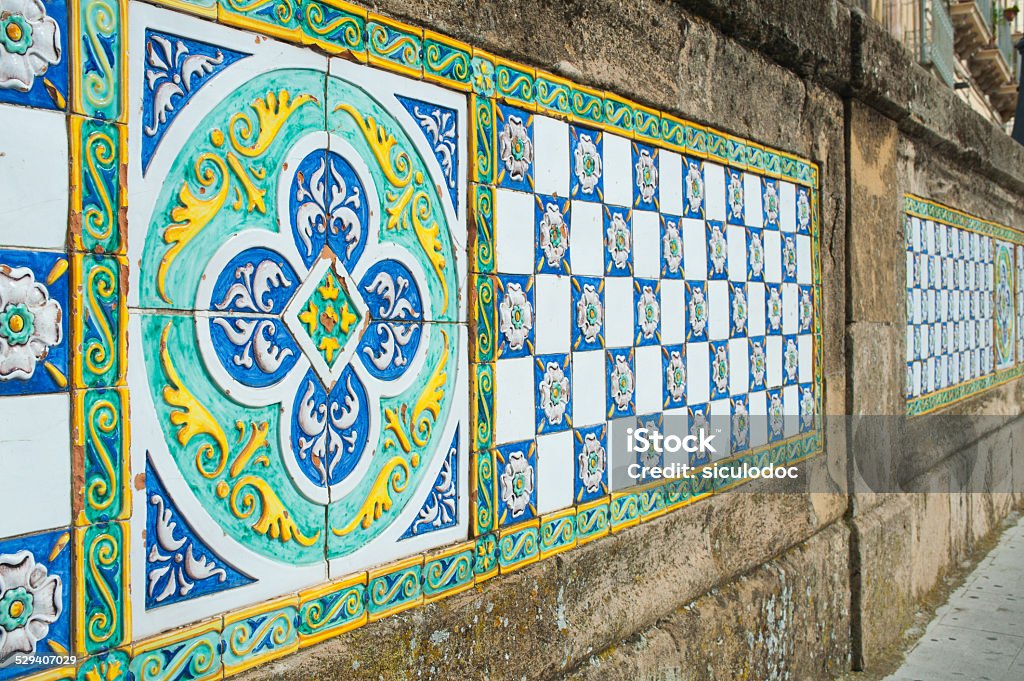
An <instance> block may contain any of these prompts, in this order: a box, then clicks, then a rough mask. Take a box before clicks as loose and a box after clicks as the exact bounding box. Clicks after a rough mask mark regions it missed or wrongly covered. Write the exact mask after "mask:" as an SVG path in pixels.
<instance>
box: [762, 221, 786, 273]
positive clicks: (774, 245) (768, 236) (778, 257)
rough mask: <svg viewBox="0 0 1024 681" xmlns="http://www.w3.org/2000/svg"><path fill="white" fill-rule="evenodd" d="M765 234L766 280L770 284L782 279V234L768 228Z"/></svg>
mask: <svg viewBox="0 0 1024 681" xmlns="http://www.w3.org/2000/svg"><path fill="white" fill-rule="evenodd" d="M763 236H764V280H765V281H766V282H768V283H770V284H777V283H779V282H780V281H782V234H781V233H780V232H777V231H775V230H774V229H766V230H765V231H764V233H763Z"/></svg>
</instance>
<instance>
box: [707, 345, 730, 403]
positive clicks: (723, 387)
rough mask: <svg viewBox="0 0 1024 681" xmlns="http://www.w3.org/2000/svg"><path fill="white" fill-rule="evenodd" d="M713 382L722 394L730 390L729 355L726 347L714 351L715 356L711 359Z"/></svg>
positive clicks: (722, 346)
mask: <svg viewBox="0 0 1024 681" xmlns="http://www.w3.org/2000/svg"><path fill="white" fill-rule="evenodd" d="M711 382H712V383H714V384H715V390H717V391H718V392H720V393H724V392H726V391H728V390H729V354H728V353H727V352H726V349H725V346H724V345H721V346H719V347H718V348H715V349H714V356H712V358H711Z"/></svg>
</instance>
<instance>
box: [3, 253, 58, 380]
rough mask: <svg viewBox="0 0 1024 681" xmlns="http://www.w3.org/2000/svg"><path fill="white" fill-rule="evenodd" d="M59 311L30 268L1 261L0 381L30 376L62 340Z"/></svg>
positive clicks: (55, 302) (54, 301)
mask: <svg viewBox="0 0 1024 681" xmlns="http://www.w3.org/2000/svg"><path fill="white" fill-rule="evenodd" d="M62 314H63V311H62V310H61V307H60V303H58V302H57V301H56V300H53V299H51V298H50V296H49V293H48V292H47V290H46V287H45V286H43V285H42V284H40V283H38V282H36V279H35V275H33V273H32V270H30V269H28V268H25V267H9V266H7V265H0V381H8V380H11V379H16V378H17V379H26V380H27V379H29V378H31V377H32V375H33V374H34V373H35V370H36V363H37V362H42V361H43V360H45V359H46V356H47V354H48V353H49V352H50V348H52V347H54V346H55V345H57V344H58V343H60V341H61V337H62V335H63V331H62V329H61V316H62Z"/></svg>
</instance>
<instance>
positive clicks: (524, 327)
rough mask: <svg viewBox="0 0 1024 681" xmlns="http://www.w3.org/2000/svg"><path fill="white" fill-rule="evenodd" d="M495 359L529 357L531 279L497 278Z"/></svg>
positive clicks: (502, 275)
mask: <svg viewBox="0 0 1024 681" xmlns="http://www.w3.org/2000/svg"><path fill="white" fill-rule="evenodd" d="M495 279H496V280H497V283H498V358H501V359H504V358H511V357H526V356H527V355H532V354H533V342H534V338H535V335H534V334H535V333H536V332H535V330H534V326H535V321H536V320H535V315H534V310H536V309H537V308H536V305H535V303H534V292H533V277H532V276H526V275H511V274H509V275H505V274H499V275H497V276H496V277H495Z"/></svg>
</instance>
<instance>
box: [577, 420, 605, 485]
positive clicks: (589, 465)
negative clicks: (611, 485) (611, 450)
mask: <svg viewBox="0 0 1024 681" xmlns="http://www.w3.org/2000/svg"><path fill="white" fill-rule="evenodd" d="M578 458H579V469H580V482H582V483H583V487H584V489H586V490H587V492H588V493H590V494H593V493H595V492H599V491H600V490H601V481H602V478H603V477H604V471H605V468H607V466H608V455H607V454H606V453H605V451H604V447H602V446H601V441H600V440H598V439H597V436H596V435H594V434H593V433H587V436H586V437H585V438H583V450H582V451H581V452H580V453H579V457H578Z"/></svg>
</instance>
